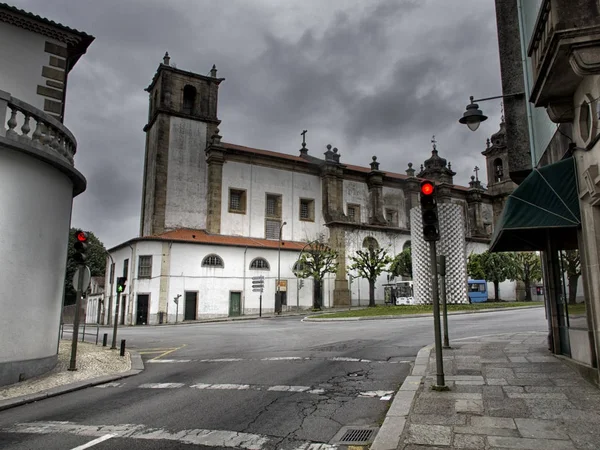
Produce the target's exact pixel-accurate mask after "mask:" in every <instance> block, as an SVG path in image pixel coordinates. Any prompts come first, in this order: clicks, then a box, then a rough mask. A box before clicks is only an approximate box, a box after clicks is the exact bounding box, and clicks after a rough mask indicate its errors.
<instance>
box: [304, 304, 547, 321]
mask: <svg viewBox="0 0 600 450" xmlns="http://www.w3.org/2000/svg"><path fill="white" fill-rule="evenodd" d="M543 304H544V302H498V303H494V302H487V303H473V304H471V305H468V304H465V305H448V311H474V310H478V309H490V308H515V307H517V306H534V305H535V306H542V305H543ZM432 311H433V306H432V305H401V306H381V305H378V306H376V307H375V308H365V309H356V310H352V311H342V312H336V313H329V314H323V315H319V316H313V318H314V319H334V318H343V317H372V316H402V315H406V314H425V313H431V312H432Z"/></svg>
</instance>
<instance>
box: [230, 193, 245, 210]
mask: <svg viewBox="0 0 600 450" xmlns="http://www.w3.org/2000/svg"><path fill="white" fill-rule="evenodd" d="M229 212H232V213H240V214H245V213H246V191H244V190H241V189H229Z"/></svg>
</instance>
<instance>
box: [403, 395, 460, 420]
mask: <svg viewBox="0 0 600 450" xmlns="http://www.w3.org/2000/svg"><path fill="white" fill-rule="evenodd" d="M410 412H411V414H413V413H416V414H448V415H450V414H454V399H439V400H435V401H434V400H432V399H431V398H428V397H423V396H419V397H418V398H417V400H416V401H415V403H413V407H412V409H411V411H410Z"/></svg>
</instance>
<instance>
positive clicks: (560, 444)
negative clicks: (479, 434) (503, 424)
mask: <svg viewBox="0 0 600 450" xmlns="http://www.w3.org/2000/svg"><path fill="white" fill-rule="evenodd" d="M487 441H488V443H489V445H492V446H495V447H504V448H518V449H525V450H538V449H539V450H572V449H573V450H574V449H575V446H574V445H573V443H572V442H571V441H558V440H554V439H552V440H551V439H526V438H514V437H501V436H488V437H487Z"/></svg>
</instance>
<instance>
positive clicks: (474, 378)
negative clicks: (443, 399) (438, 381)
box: [406, 375, 483, 381]
mask: <svg viewBox="0 0 600 450" xmlns="http://www.w3.org/2000/svg"><path fill="white" fill-rule="evenodd" d="M406 378H408V377H406ZM446 380H448V381H483V376H481V375H453V376H449V377H446Z"/></svg>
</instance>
